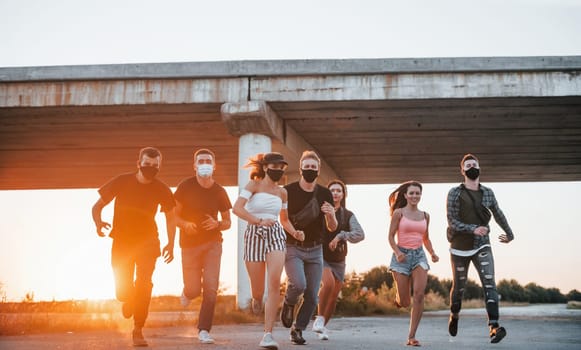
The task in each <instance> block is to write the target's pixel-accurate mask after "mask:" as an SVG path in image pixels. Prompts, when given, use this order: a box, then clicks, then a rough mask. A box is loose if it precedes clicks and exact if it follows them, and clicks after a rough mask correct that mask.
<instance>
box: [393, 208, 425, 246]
mask: <svg viewBox="0 0 581 350" xmlns="http://www.w3.org/2000/svg"><path fill="white" fill-rule="evenodd" d="M427 228H428V224H427V222H426V218H424V219H423V220H421V221H415V220H411V219H408V218H406V217H405V216H403V215H402V216H401V219H400V220H399V227H398V229H397V245H398V246H400V247H402V248H406V249H418V248H419V247H421V246H422V244H423V238H424V234H425V233H426V229H427Z"/></svg>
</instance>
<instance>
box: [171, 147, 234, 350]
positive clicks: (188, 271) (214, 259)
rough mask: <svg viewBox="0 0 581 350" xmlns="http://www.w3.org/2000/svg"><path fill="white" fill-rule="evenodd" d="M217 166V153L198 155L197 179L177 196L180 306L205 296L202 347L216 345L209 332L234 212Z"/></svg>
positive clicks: (191, 179)
mask: <svg viewBox="0 0 581 350" xmlns="http://www.w3.org/2000/svg"><path fill="white" fill-rule="evenodd" d="M215 165H216V156H215V155H214V152H212V151H210V150H208V149H200V150H198V151H196V152H195V153H194V170H195V172H196V175H195V176H192V177H189V178H187V179H185V180H183V181H182V182H181V183H180V184H179V186H178V188H177V190H176V192H175V199H176V213H177V221H178V226H179V227H180V247H181V248H182V271H183V281H184V289H183V292H182V296H181V302H182V305H183V306H184V307H186V306H188V305H189V303H190V300H191V299H194V298H196V297H198V296H200V295H202V305H201V307H200V314H199V317H198V340H199V341H200V343H202V344H211V343H213V342H214V339H212V337H210V334H209V332H210V329H211V328H212V321H213V318H214V309H215V306H216V297H217V294H218V287H219V283H220V261H221V259H222V232H221V231H224V230H227V229H229V228H230V209H231V208H232V204H231V203H230V199H229V198H228V195H227V194H226V190H224V188H223V187H222V186H220V185H219V184H218V183H216V182H215V181H214V179H213V177H212V174H213V173H214V169H215ZM218 213H219V214H220V220H218Z"/></svg>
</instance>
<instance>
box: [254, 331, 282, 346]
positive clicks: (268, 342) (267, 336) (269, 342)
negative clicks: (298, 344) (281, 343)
mask: <svg viewBox="0 0 581 350" xmlns="http://www.w3.org/2000/svg"><path fill="white" fill-rule="evenodd" d="M258 345H259V346H260V347H261V348H266V349H273V350H277V349H278V343H277V342H276V341H275V340H274V339H273V338H272V333H264V336H263V337H262V340H261V341H260V344H258Z"/></svg>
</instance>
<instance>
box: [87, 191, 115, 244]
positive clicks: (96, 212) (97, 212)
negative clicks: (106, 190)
mask: <svg viewBox="0 0 581 350" xmlns="http://www.w3.org/2000/svg"><path fill="white" fill-rule="evenodd" d="M106 205H107V203H105V201H103V199H102V198H101V197H99V199H98V200H97V201H96V202H95V204H94V205H93V209H92V210H91V214H92V216H93V221H94V222H95V227H96V228H97V234H98V235H99V236H100V237H105V233H104V232H103V230H104V229H105V230H108V229H110V228H111V224H109V223H108V222H104V221H102V220H101V212H102V211H103V208H104V207H105V206H106Z"/></svg>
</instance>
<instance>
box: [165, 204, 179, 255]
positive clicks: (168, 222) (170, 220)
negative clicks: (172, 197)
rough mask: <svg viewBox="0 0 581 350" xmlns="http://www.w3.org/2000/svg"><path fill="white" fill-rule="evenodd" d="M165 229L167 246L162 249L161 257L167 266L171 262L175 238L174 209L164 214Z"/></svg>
mask: <svg viewBox="0 0 581 350" xmlns="http://www.w3.org/2000/svg"><path fill="white" fill-rule="evenodd" d="M165 227H166V230H167V244H166V246H165V247H163V250H162V256H163V261H164V262H165V263H166V264H169V263H170V262H172V261H173V248H174V242H175V238H176V215H175V209H174V208H172V209H171V210H168V211H166V212H165Z"/></svg>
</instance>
